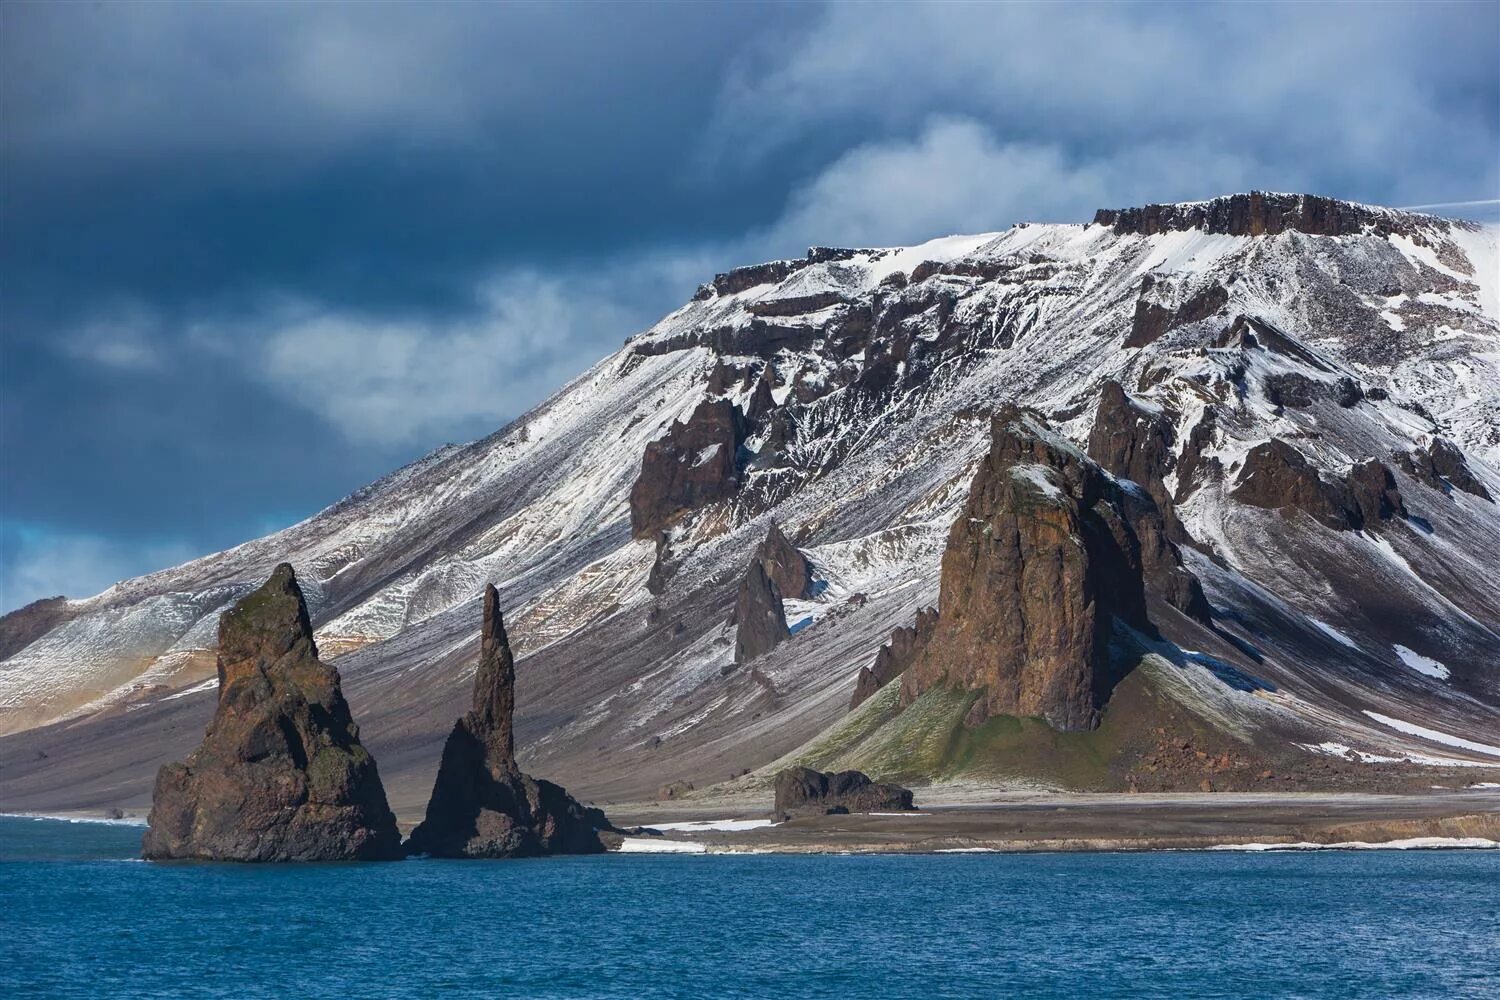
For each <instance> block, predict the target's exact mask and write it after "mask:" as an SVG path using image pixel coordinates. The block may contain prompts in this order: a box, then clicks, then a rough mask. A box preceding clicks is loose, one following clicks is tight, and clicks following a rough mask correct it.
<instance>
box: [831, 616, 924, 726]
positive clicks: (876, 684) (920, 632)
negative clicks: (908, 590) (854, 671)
mask: <svg viewBox="0 0 1500 1000" xmlns="http://www.w3.org/2000/svg"><path fill="white" fill-rule="evenodd" d="M937 622H938V613H937V608H923V609H922V610H920V611H918V612H917V621H916V624H914V625H903V626H901V627H900V628H897V629H895V630H894V631H892V632H891V640H890V642H887V643H886V644H885V645H884V646H881V647H880V650H879V651H878V652H877V653H876V654H875V662H874V663H872V664H870V666H868V667H860V668H859V676H858V677H857V678H856V679H855V681H854V696H853V697H852V698H850V699H849V711H851V712H852V711H854V710H855V709H856V708H858V707H859V706H860V705H861V704H863V703H864V702H865V701H866V700H867V699H868V698H869V697H870V696H871V695H873V694H874V693H875V692H877V691H879V690H880V689H881V688H883V687H885V686H886V685H887V684H889V683H890V682H891V681H893V680H895V679H896V678H897V677H900V676H901V675H902V674H904V673H906V671H907V669H908V668H910V667H911V665H912V664H913V663H915V662H917V657H918V656H920V655H921V653H922V651H923V650H924V649H926V648H927V644H928V643H929V642H931V641H932V634H933V632H934V631H935V630H936V629H937Z"/></svg>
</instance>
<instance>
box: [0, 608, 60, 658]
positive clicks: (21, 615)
mask: <svg viewBox="0 0 1500 1000" xmlns="http://www.w3.org/2000/svg"><path fill="white" fill-rule="evenodd" d="M69 617H70V615H69V613H68V599H67V598H66V597H62V596H58V597H44V598H42V599H41V600H40V601H32V602H31V603H30V604H28V605H26V606H25V607H21V608H17V609H16V610H14V611H12V612H10V613H9V614H6V615H3V616H0V660H5V659H9V658H10V657H12V656H14V655H16V654H17V653H19V652H20V651H21V650H23V649H25V648H26V647H27V646H29V645H31V644H32V643H33V642H36V641H37V640H38V639H40V638H41V637H42V636H44V635H46V634H47V633H48V632H50V631H52V630H53V629H54V628H56V627H57V626H58V625H61V624H62V623H63V622H65V621H67V620H68V618H69Z"/></svg>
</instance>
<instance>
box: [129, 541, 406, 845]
mask: <svg viewBox="0 0 1500 1000" xmlns="http://www.w3.org/2000/svg"><path fill="white" fill-rule="evenodd" d="M218 671H219V704H218V707H217V709H216V711H215V712H214V718H213V721H212V722H211V723H210V724H209V727H208V731H207V732H206V733H205V734H204V736H203V742H202V743H201V744H200V745H199V746H198V748H197V749H196V750H194V751H193V753H192V754H191V755H189V757H188V759H187V760H186V761H185V762H183V763H180V764H167V765H166V766H164V767H163V768H162V769H161V771H160V772H159V773H158V774H157V778H156V790H155V793H154V794H153V796H152V801H151V818H150V827H149V829H148V830H147V831H146V838H145V843H144V845H143V849H144V853H145V856H146V857H148V858H163V859H164V858H201V859H205V860H221V861H337V860H378V859H383V858H393V857H396V856H398V854H399V851H400V844H401V836H400V834H399V833H398V832H397V830H396V818H395V816H394V815H392V813H391V810H390V807H389V805H387V803H386V798H385V789H384V787H383V786H382V785H381V783H380V775H379V773H378V772H377V770H376V768H375V760H374V758H372V757H371V756H370V754H369V752H368V751H367V750H365V748H364V747H363V746H362V745H361V744H360V742H359V727H358V726H356V725H355V724H354V720H353V719H352V718H351V717H350V714H349V706H348V704H347V703H346V702H345V701H344V695H343V691H342V690H341V688H340V684H339V673H338V671H337V670H335V669H334V668H333V667H330V666H328V665H326V664H324V663H323V662H321V661H320V660H319V659H318V647H317V644H316V643H315V642H314V641H313V631H312V624H311V622H310V621H309V620H308V615H307V603H306V602H305V601H304V600H303V598H302V590H301V588H300V587H298V586H297V577H296V574H295V573H294V572H293V571H292V567H291V566H290V565H289V564H287V563H282V564H281V565H280V566H277V567H276V570H275V572H274V573H272V574H271V578H270V579H269V580H267V581H266V582H265V584H264V585H263V586H261V587H260V589H258V590H256V591H254V592H253V593H251V594H250V595H248V596H247V597H245V598H244V599H243V600H241V601H240V602H239V603H238V604H236V605H235V606H234V607H233V608H231V609H230V610H228V611H226V612H225V613H224V614H223V616H222V617H221V618H220V619H219V656H218Z"/></svg>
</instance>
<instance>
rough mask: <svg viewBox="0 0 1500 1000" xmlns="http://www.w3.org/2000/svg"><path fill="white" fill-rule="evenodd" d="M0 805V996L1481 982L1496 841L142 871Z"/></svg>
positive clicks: (1490, 928) (66, 827)
mask: <svg viewBox="0 0 1500 1000" xmlns="http://www.w3.org/2000/svg"><path fill="white" fill-rule="evenodd" d="M140 835H141V830H140V828H132V827H125V826H105V825H98V824H82V823H64V822H57V821H51V820H32V819H10V818H0V997H6V998H20V997H90V998H94V997H110V998H113V997H232V998H236V1000H247V998H260V997H277V998H280V997H289V998H301V997H339V998H366V997H419V998H425V997H447V996H475V997H480V996H482V997H570V998H571V997H587V998H595V997H598V998H604V997H609V998H614V997H619V998H631V1000H635V998H642V997H692V998H697V997H778V998H786V997H838V998H858V997H882V998H885V997H1143V996H1151V997H1381V998H1384V997H1441V998H1456V997H1483V998H1488V1000H1493V998H1496V997H1500V852H1497V851H1404V852H1403V851H1368V852H1357V853H1355V852H1350V853H1344V852H1320V853H1314V854H1280V853H1278V854H1240V853H1162V854H1042V855H1038V854H1032V855H1001V854H984V855H976V854H971V855H930V856H885V857H870V856H863V857H861V856H847V857H846V856H773V855H757V856H722V855H720V856H714V855H707V856H704V855H696V856H694V855H613V856H606V857H595V858H577V859H562V860H541V861H510V862H451V861H425V860H424V861H405V862H396V863H390V864H366V865H309V866H260V867H256V866H244V865H206V864H171V865H161V864H147V863H143V862H138V861H132V860H130V859H131V857H132V856H133V855H134V853H135V852H136V850H137V849H138V846H139V842H140Z"/></svg>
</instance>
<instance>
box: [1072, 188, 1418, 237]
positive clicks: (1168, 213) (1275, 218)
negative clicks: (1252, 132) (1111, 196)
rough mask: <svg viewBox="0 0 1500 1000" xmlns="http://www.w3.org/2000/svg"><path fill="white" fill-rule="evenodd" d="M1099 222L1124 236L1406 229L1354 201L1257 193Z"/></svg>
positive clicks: (1105, 214) (1111, 212)
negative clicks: (1180, 232)
mask: <svg viewBox="0 0 1500 1000" xmlns="http://www.w3.org/2000/svg"><path fill="white" fill-rule="evenodd" d="M1094 224H1095V225H1101V226H1109V227H1111V228H1113V229H1114V231H1115V233H1116V234H1118V235H1122V236H1123V235H1125V234H1127V233H1139V234H1141V235H1145V236H1152V235H1155V234H1157V233H1166V232H1176V231H1182V230H1187V229H1202V230H1204V231H1205V232H1209V233H1227V234H1228V235H1230V236H1275V235H1277V234H1278V233H1284V232H1291V231H1296V232H1301V233H1309V234H1312V235H1315V236H1346V235H1350V234H1355V233H1361V232H1364V231H1365V230H1366V229H1367V228H1369V229H1373V230H1374V231H1375V232H1377V233H1380V234H1382V235H1386V234H1389V233H1391V232H1394V231H1397V230H1398V229H1400V217H1399V216H1396V215H1393V214H1391V213H1388V212H1382V211H1379V210H1375V209H1369V208H1365V207H1364V206H1362V205H1354V204H1350V203H1349V202H1344V201H1336V200H1334V199H1332V198H1321V197H1319V196H1317V195H1311V194H1273V193H1268V192H1262V191H1253V192H1251V193H1250V194H1236V195H1231V196H1229V197H1226V198H1215V199H1213V200H1212V201H1206V202H1198V203H1196V204H1186V205H1146V206H1145V207H1143V208H1122V209H1100V210H1099V211H1098V212H1096V213H1094Z"/></svg>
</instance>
